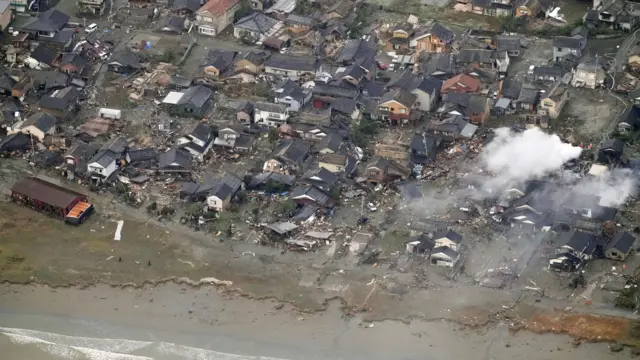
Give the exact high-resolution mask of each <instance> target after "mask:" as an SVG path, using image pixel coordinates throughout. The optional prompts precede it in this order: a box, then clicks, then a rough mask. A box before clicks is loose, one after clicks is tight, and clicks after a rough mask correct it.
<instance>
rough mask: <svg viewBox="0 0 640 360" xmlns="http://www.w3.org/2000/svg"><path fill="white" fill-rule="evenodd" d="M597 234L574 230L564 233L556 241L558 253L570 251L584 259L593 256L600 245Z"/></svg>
mask: <svg viewBox="0 0 640 360" xmlns="http://www.w3.org/2000/svg"><path fill="white" fill-rule="evenodd" d="M598 245H599V244H598V238H597V237H596V235H593V234H590V233H588V232H584V231H580V230H573V231H571V232H567V233H564V234H562V236H561V237H560V239H558V242H557V243H556V254H564V253H569V254H571V255H573V256H575V257H578V258H580V259H582V260H590V259H592V258H593V256H594V254H595V252H596V249H597V247H598Z"/></svg>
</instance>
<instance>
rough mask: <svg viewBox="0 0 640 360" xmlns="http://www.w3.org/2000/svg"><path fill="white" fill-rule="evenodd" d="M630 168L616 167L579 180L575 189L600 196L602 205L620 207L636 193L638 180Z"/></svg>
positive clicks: (582, 192)
mask: <svg viewBox="0 0 640 360" xmlns="http://www.w3.org/2000/svg"><path fill="white" fill-rule="evenodd" d="M633 175H634V174H633V172H632V171H630V170H628V169H615V170H613V171H607V172H605V173H603V174H600V175H599V176H595V177H586V178H583V179H581V180H580V181H578V183H577V184H576V185H575V187H574V191H576V192H578V193H581V194H593V195H596V196H599V197H600V205H601V206H609V207H618V206H620V205H622V204H624V202H625V201H626V200H627V199H628V198H629V197H630V196H633V195H634V194H635V190H636V186H637V182H636V179H635V178H634V176H633Z"/></svg>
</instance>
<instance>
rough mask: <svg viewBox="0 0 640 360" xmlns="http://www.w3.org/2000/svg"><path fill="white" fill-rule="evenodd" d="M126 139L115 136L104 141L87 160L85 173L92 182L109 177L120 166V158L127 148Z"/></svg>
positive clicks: (98, 181)
mask: <svg viewBox="0 0 640 360" xmlns="http://www.w3.org/2000/svg"><path fill="white" fill-rule="evenodd" d="M127 145H128V143H127V139H125V138H124V137H116V138H114V139H112V140H109V141H108V142H106V143H105V144H104V145H103V146H102V147H101V148H100V150H99V151H98V152H97V153H96V154H95V155H94V156H93V157H92V158H91V159H89V161H88V164H87V175H88V176H89V179H90V180H91V182H93V183H102V182H104V181H106V180H107V179H109V177H111V176H112V175H113V173H114V172H115V171H116V170H117V169H118V167H119V166H120V160H121V159H122V157H123V154H124V153H125V151H126V150H127Z"/></svg>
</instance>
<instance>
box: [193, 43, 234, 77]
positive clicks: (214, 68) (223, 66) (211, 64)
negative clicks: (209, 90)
mask: <svg viewBox="0 0 640 360" xmlns="http://www.w3.org/2000/svg"><path fill="white" fill-rule="evenodd" d="M236 54H237V53H236V52H235V51H231V50H221V49H211V50H209V53H208V54H207V59H206V60H205V63H204V65H203V66H202V69H203V71H204V75H205V76H206V77H209V78H213V79H217V78H219V77H220V75H221V74H222V73H224V72H225V71H227V70H228V69H230V68H231V65H232V64H233V59H234V58H235V57H236Z"/></svg>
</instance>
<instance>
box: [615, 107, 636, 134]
mask: <svg viewBox="0 0 640 360" xmlns="http://www.w3.org/2000/svg"><path fill="white" fill-rule="evenodd" d="M639 128H640V107H638V106H637V105H632V106H629V108H628V109H627V110H626V111H625V112H624V114H622V116H621V117H620V120H619V122H618V131H619V132H627V131H635V130H638V129H639Z"/></svg>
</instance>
